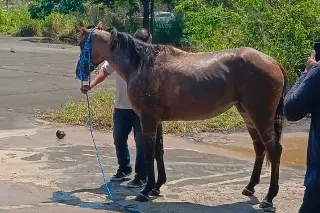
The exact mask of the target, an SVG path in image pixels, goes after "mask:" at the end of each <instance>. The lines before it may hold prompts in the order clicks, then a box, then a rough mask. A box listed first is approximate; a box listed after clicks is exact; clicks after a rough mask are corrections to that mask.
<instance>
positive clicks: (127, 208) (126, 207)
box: [86, 78, 142, 213]
mask: <svg viewBox="0 0 320 213" xmlns="http://www.w3.org/2000/svg"><path fill="white" fill-rule="evenodd" d="M89 79H90V78H89ZM86 98H87V106H88V124H89V129H90V134H91V138H92V142H93V144H94V148H95V151H96V157H97V161H98V164H99V167H100V171H101V177H102V182H103V185H104V186H105V190H106V194H107V195H108V197H109V199H110V200H111V201H112V202H113V203H114V204H116V205H117V206H119V207H120V208H122V209H123V210H125V211H127V212H130V213H142V212H140V211H139V210H134V209H138V206H137V205H136V204H131V205H121V204H120V203H118V202H117V201H116V200H115V199H114V197H113V194H112V192H111V188H110V185H109V183H107V182H106V178H105V174H104V171H103V167H102V164H101V160H100V153H99V150H98V148H97V145H96V141H95V138H94V136H93V128H92V123H93V122H92V115H91V108H90V101H89V96H88V94H86Z"/></svg>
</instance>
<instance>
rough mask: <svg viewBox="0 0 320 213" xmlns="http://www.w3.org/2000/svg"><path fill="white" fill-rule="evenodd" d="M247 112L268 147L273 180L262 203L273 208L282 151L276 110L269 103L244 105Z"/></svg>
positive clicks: (267, 208) (277, 189) (268, 158)
mask: <svg viewBox="0 0 320 213" xmlns="http://www.w3.org/2000/svg"><path fill="white" fill-rule="evenodd" d="M243 106H244V108H245V109H246V112H247V114H248V115H249V117H250V118H251V120H252V122H253V123H254V125H255V127H256V131H257V133H258V134H259V137H260V139H261V141H262V143H263V145H264V147H265V149H266V153H267V160H268V161H269V162H271V180H270V186H269V191H268V194H267V196H266V197H265V198H264V200H263V201H262V203H261V204H260V207H261V208H264V209H266V210H269V209H273V199H274V198H275V197H276V196H277V194H278V192H279V166H280V157H281V153H282V146H281V144H280V142H279V139H277V138H276V134H275V126H274V120H275V116H274V115H275V112H274V111H273V110H270V108H271V109H272V107H270V105H269V107H270V108H268V104H265V105H264V106H263V105H262V106H260V107H259V106H255V107H254V108H253V107H251V106H250V105H249V106H245V105H243Z"/></svg>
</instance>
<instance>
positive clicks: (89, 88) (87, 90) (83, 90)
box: [80, 85, 92, 94]
mask: <svg viewBox="0 0 320 213" xmlns="http://www.w3.org/2000/svg"><path fill="white" fill-rule="evenodd" d="M91 88H92V87H91V86H90V85H82V87H81V88H80V91H81V92H82V93H83V94H87V93H88V92H89V91H90V90H91Z"/></svg>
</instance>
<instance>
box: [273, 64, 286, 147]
mask: <svg viewBox="0 0 320 213" xmlns="http://www.w3.org/2000/svg"><path fill="white" fill-rule="evenodd" d="M279 67H280V69H281V71H282V74H283V77H284V85H283V89H282V94H281V98H280V101H279V104H278V106H277V109H276V114H275V119H274V130H275V133H276V142H277V143H280V139H281V135H282V130H283V126H284V121H285V118H284V98H285V96H286V94H287V91H288V77H287V74H286V70H285V69H284V68H283V67H282V66H281V65H280V64H279Z"/></svg>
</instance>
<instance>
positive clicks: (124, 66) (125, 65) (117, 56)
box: [109, 50, 135, 82]
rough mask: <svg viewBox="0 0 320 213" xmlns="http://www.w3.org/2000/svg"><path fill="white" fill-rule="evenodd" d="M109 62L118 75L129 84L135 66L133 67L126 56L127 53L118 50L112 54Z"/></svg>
mask: <svg viewBox="0 0 320 213" xmlns="http://www.w3.org/2000/svg"><path fill="white" fill-rule="evenodd" d="M109 60H110V62H109V63H110V64H111V65H112V67H113V68H114V69H115V70H116V71H117V72H118V74H119V75H120V76H121V77H122V78H124V79H125V80H126V81H127V82H128V80H129V78H130V76H131V75H132V74H133V73H134V71H135V70H134V69H133V68H132V67H133V66H132V65H131V61H130V59H129V57H128V56H126V53H125V52H121V51H120V50H116V51H114V52H113V53H111V56H110V58H109Z"/></svg>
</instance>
